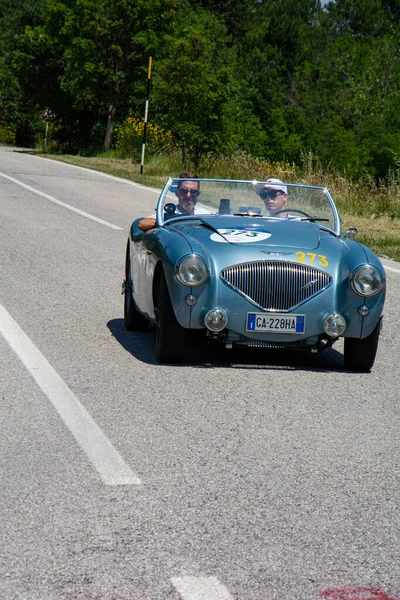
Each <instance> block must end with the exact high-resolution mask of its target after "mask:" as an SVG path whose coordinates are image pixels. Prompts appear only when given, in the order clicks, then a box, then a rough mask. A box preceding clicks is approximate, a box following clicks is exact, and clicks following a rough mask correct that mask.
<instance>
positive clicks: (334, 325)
mask: <svg viewBox="0 0 400 600" xmlns="http://www.w3.org/2000/svg"><path fill="white" fill-rule="evenodd" d="M345 329H346V321H345V320H344V318H343V317H342V315H338V314H336V313H334V314H333V315H328V316H327V317H326V319H324V331H325V333H326V334H327V335H329V336H330V337H339V335H342V333H343V331H344V330H345Z"/></svg>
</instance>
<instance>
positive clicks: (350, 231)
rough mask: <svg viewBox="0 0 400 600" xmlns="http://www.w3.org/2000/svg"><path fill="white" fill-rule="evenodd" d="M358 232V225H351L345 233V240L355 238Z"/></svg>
mask: <svg viewBox="0 0 400 600" xmlns="http://www.w3.org/2000/svg"><path fill="white" fill-rule="evenodd" d="M357 234H358V229H357V227H353V226H351V227H349V229H348V230H347V231H346V232H345V233H344V235H343V239H344V240H355V239H356V237H357Z"/></svg>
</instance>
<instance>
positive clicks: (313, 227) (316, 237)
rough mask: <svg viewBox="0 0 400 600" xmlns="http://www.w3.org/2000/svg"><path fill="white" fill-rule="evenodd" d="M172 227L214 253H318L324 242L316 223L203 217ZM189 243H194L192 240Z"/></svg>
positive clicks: (173, 224) (175, 224)
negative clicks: (283, 250) (274, 250)
mask: <svg viewBox="0 0 400 600" xmlns="http://www.w3.org/2000/svg"><path fill="white" fill-rule="evenodd" d="M170 227H171V228H173V229H175V230H176V231H179V232H180V233H181V234H183V235H184V236H188V238H194V240H196V242H198V243H200V244H201V245H202V246H204V247H206V248H207V249H208V250H209V251H210V252H212V251H215V252H221V251H222V252H223V251H224V250H223V248H222V246H225V247H227V248H226V250H228V251H229V252H232V251H233V248H232V246H234V247H235V246H236V247H238V249H240V250H241V251H243V250H244V249H245V248H248V249H249V250H250V248H251V249H252V251H253V252H254V250H255V249H256V248H258V249H260V250H262V249H266V247H267V248H269V249H271V248H288V249H292V248H302V249H304V250H314V249H315V248H318V246H319V243H320V229H319V227H318V225H317V224H316V223H311V222H309V221H294V220H285V219H279V220H278V219H277V220H267V219H260V218H251V217H246V218H240V217H212V218H211V217H208V218H207V217H203V218H201V219H199V220H197V219H196V220H194V219H193V220H192V219H188V220H185V221H176V222H175V223H171V225H170ZM188 241H190V240H189V239H188Z"/></svg>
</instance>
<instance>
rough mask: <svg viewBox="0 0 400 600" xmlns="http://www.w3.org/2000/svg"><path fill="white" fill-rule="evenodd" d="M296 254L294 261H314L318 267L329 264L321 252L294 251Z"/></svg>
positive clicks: (310, 263)
mask: <svg viewBox="0 0 400 600" xmlns="http://www.w3.org/2000/svg"><path fill="white" fill-rule="evenodd" d="M296 254H297V256H298V258H296V262H300V263H305V264H307V265H312V264H314V261H315V263H316V264H317V265H319V266H320V267H327V266H328V265H329V263H328V261H327V258H326V256H324V255H323V254H314V253H313V252H296Z"/></svg>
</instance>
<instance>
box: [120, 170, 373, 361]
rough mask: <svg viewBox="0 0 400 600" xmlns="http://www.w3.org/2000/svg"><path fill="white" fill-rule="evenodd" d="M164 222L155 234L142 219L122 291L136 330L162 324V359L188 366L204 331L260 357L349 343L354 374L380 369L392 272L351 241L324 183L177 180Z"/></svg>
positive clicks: (159, 218)
mask: <svg viewBox="0 0 400 600" xmlns="http://www.w3.org/2000/svg"><path fill="white" fill-rule="evenodd" d="M185 202H186V204H185ZM155 216H156V224H155V226H153V227H152V228H151V229H149V230H148V231H145V232H144V231H141V230H140V229H139V227H138V223H139V222H140V219H137V220H136V221H134V223H133V224H132V227H131V230H130V235H129V239H128V243H127V250H126V262H125V281H124V283H123V293H124V300H125V302H124V320H125V325H126V327H127V329H128V330H131V331H144V330H145V329H147V327H148V325H149V324H150V323H152V322H153V323H155V324H156V355H157V358H158V360H159V361H160V362H165V363H175V362H180V361H182V360H184V358H185V349H186V348H187V344H188V342H189V339H190V336H191V333H192V331H193V330H201V331H203V332H204V336H205V337H207V338H208V340H209V341H210V342H215V343H219V344H222V345H223V347H225V348H235V347H250V348H259V349H260V350H262V349H268V348H282V349H285V348H290V349H299V350H300V349H303V350H308V351H310V352H319V351H321V350H324V349H325V348H328V347H330V346H332V344H333V343H334V342H335V341H336V340H338V338H339V337H344V365H345V367H346V368H348V369H351V370H360V371H368V370H369V369H370V368H371V367H372V365H373V363H374V360H375V355H376V350H377V347H378V340H379V333H380V330H381V324H382V311H383V305H384V300H385V271H384V269H383V266H382V264H381V262H380V261H379V259H378V258H377V257H376V256H375V255H374V254H373V253H372V252H371V250H369V249H368V248H367V247H366V246H364V245H362V244H360V243H358V242H356V241H355V240H354V237H355V233H356V230H354V229H351V230H349V231H347V232H346V233H344V235H343V236H342V235H341V221H340V217H339V214H338V211H337V208H336V206H335V203H334V201H333V199H332V197H331V195H330V194H329V192H328V190H327V189H326V188H325V187H318V186H307V185H294V184H287V183H283V182H281V181H279V180H276V179H271V180H268V182H262V181H233V180H220V179H197V178H196V179H190V180H188V179H176V178H171V179H169V180H168V181H167V183H166V184H165V187H164V189H163V191H162V192H161V195H160V198H159V201H158V205H157V211H156V215H155Z"/></svg>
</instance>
